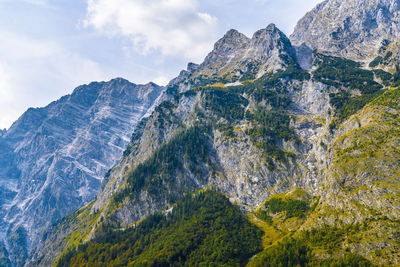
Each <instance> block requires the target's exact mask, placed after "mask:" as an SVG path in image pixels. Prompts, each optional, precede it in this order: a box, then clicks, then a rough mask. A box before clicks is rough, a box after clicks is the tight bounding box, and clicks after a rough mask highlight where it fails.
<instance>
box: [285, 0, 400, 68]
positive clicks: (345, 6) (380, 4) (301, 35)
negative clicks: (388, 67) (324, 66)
mask: <svg viewBox="0 0 400 267" xmlns="http://www.w3.org/2000/svg"><path fill="white" fill-rule="evenodd" d="M399 3H400V2H399V1H398V0H344V1H343V0H326V1H324V2H322V3H321V4H319V5H318V6H317V7H315V8H314V9H313V10H312V11H310V12H309V13H307V14H306V15H305V16H304V17H303V18H302V19H301V20H300V21H299V22H298V24H297V26H296V28H295V30H294V32H293V34H292V35H291V36H290V39H291V41H292V43H293V45H296V46H299V45H301V44H302V43H306V44H307V45H308V46H309V47H310V48H311V49H318V50H321V51H325V52H328V53H330V54H333V55H338V56H344V57H348V58H352V59H356V60H363V59H365V58H371V57H373V56H375V55H376V53H377V51H379V49H380V48H381V43H382V41H383V40H388V41H390V42H391V41H396V40H397V39H398V36H399V33H400V13H399V9H400V5H399Z"/></svg>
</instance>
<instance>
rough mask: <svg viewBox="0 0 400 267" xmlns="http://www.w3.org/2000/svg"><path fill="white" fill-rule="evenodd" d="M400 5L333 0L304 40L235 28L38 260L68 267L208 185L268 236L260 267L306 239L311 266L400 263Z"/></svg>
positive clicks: (303, 29)
mask: <svg viewBox="0 0 400 267" xmlns="http://www.w3.org/2000/svg"><path fill="white" fill-rule="evenodd" d="M384 12H388V14H386V15H385V16H383V15H379V13H381V14H383V13H384ZM397 12H398V2H397V1H384V0H382V1H367V0H364V1H361V0H360V1H358V0H353V1H335V0H331V1H325V2H323V3H322V4H320V5H319V6H317V7H316V9H314V10H313V11H311V12H310V13H309V14H307V15H306V17H305V18H303V19H302V21H300V22H299V25H298V26H297V28H296V31H295V33H294V34H293V35H292V37H291V39H292V41H293V43H294V44H295V46H292V44H291V42H290V41H289V39H288V38H287V37H285V36H284V34H283V33H282V32H280V31H279V30H278V29H277V28H276V27H275V26H274V25H270V26H268V27H267V28H266V29H263V30H260V31H258V32H257V33H255V34H254V36H253V37H252V38H251V39H250V38H247V37H246V36H244V35H243V34H241V33H239V32H237V31H235V30H231V31H229V32H228V33H227V34H226V35H225V36H224V37H223V38H222V39H221V40H219V41H218V42H217V43H216V45H215V48H214V50H213V51H212V52H211V53H210V54H209V55H208V56H207V57H206V59H205V61H204V62H203V63H202V64H200V65H195V64H189V66H188V70H186V71H183V72H181V74H180V75H179V76H178V77H177V78H176V79H174V80H173V81H171V83H170V84H169V86H168V87H167V88H166V92H165V94H164V95H163V97H162V100H163V101H162V103H160V105H158V106H157V107H156V108H155V110H154V112H153V113H152V114H151V115H150V116H149V117H148V118H146V119H144V120H142V121H141V122H140V123H139V125H138V127H137V128H136V130H135V132H134V134H133V136H132V139H131V142H130V143H129V145H128V148H127V150H126V152H125V153H124V157H123V158H122V160H121V161H120V162H119V164H118V165H117V166H115V167H114V168H113V169H112V170H111V171H110V172H109V173H108V175H107V176H106V180H105V183H104V184H103V187H102V191H101V192H100V193H99V194H98V196H97V198H96V200H94V201H93V202H91V203H89V204H88V205H86V206H84V207H82V208H81V209H79V210H77V211H75V212H74V213H72V214H70V215H69V216H67V217H65V218H63V219H62V220H61V221H59V222H58V223H57V224H55V225H53V226H52V227H51V228H50V229H49V230H48V231H47V232H46V233H45V235H43V236H42V238H43V239H42V240H43V242H42V243H41V244H39V246H38V247H36V249H35V250H34V251H33V253H32V254H31V257H30V259H29V261H27V263H26V264H27V265H39V266H40V265H42V266H46V265H49V264H51V263H53V264H56V263H57V260H58V259H59V258H60V255H66V254H68V252H69V251H70V250H71V249H72V250H74V248H75V247H77V246H78V245H79V244H82V243H85V242H87V241H90V240H93V238H94V239H96V240H101V237H103V236H104V235H106V234H107V233H109V231H110V229H114V230H117V231H124V229H125V230H127V231H133V230H132V229H133V227H134V226H135V225H136V224H137V223H140V222H141V220H143V219H144V218H146V217H148V216H149V215H151V214H153V213H155V212H160V211H166V212H165V213H166V214H168V212H170V211H171V209H173V207H174V205H175V203H177V201H178V200H179V199H181V198H182V197H183V196H185V195H188V194H191V193H193V192H198V191H199V190H203V189H205V188H212V189H214V190H217V191H219V192H222V193H223V194H224V195H226V196H227V197H228V198H229V199H230V200H231V202H232V203H237V204H238V205H239V206H240V207H241V209H242V211H243V212H245V213H247V214H248V216H249V217H250V218H251V220H252V221H253V223H255V224H256V225H258V226H260V227H261V228H262V229H263V230H264V231H265V236H264V237H263V246H264V248H265V250H264V251H263V252H261V253H260V254H258V255H257V256H256V257H253V258H252V259H251V260H250V261H249V265H250V266H260V265H262V262H263V261H266V262H271V260H274V261H275V262H277V259H279V257H284V256H285V255H283V256H282V255H280V256H279V257H278V255H279V253H278V252H279V251H282V253H283V252H285V251H286V249H288V247H289V248H291V247H296V246H299V243H301V244H302V246H301V250H300V251H299V252H293V253H292V252H290V253H287V254H290V255H297V254H298V253H300V254H301V253H305V254H304V255H303V256H304V258H302V260H305V261H306V262H310V263H311V262H314V263H315V264H317V263H318V264H320V263H323V264H328V265H329V264H333V263H334V261H335V260H337V259H340V258H342V257H344V258H343V261H342V263H341V264H344V265H345V266H346V264H348V263H349V262H353V263H354V262H368V261H367V260H365V259H364V258H362V257H361V256H357V255H362V256H363V257H365V258H367V259H368V260H370V261H372V262H373V263H375V264H387V265H390V264H392V265H393V264H394V265H396V264H400V261H399V259H400V258H399V257H400V255H399V250H398V248H399V246H400V239H399V236H400V232H399V230H398V229H400V224H399V220H400V210H399V208H398V207H400V198H399V188H398V183H399V179H400V177H398V176H399V175H398V168H399V167H400V166H399V160H398V159H399V156H400V154H399V151H398V147H399V146H398V144H399V136H400V135H399V131H398V129H399V117H400V116H399V114H398V113H399V101H398V100H399V97H400V95H399V89H398V85H399V73H398V69H397V70H396V68H395V66H396V65H397V63H398V62H397V58H396V53H394V52H393V53H392V54H391V56H386V53H388V51H395V48H394V46H393V44H395V42H396V41H397V40H398V39H399V38H400V35H396V34H397V27H398V23H397V20H396V19H397ZM382 16H383V17H384V18H382ZM375 20H376V21H375ZM346 21H347V22H346ZM374 21H375V22H374ZM341 23H342V24H341ZM343 23H344V24H343ZM338 27H341V28H342V30H338ZM325 32H328V34H325ZM335 32H336V33H335ZM324 38H325V39H324ZM386 39H387V40H388V41H384V42H383V43H382V41H383V40H386ZM304 42H305V45H302V43H304ZM378 43H379V45H377V44H378ZM381 43H382V44H384V48H381ZM311 48H312V49H317V51H312V50H311ZM338 56H340V57H338ZM379 56H381V57H382V58H381V60H379V58H378V59H377V60H376V61H379V62H378V64H375V63H376V62H375V63H373V64H372V65H371V64H369V66H368V64H365V63H370V62H371V61H373V59H375V58H377V57H379ZM354 59H358V60H360V61H354ZM384 60H386V61H384ZM387 62H388V63H387ZM390 66H391V67H390ZM390 68H391V69H390ZM385 70H386V71H385ZM387 71H388V72H387ZM104 229H108V230H107V231H108V232H107V231H105V230H104ZM111 232H112V231H111ZM293 240H294V241H293ZM277 241H284V242H283V244H280V243H278V242H277ZM113 242H114V241H113ZM132 250H135V251H136V252H137V250H136V249H135V248H132ZM136 252H135V253H136ZM72 254H73V253H72ZM283 254H285V253H283ZM354 254H355V255H356V256H354ZM271 255H272V256H271ZM310 255H311V256H310ZM63 259H64V262H67V261H66V260H65V258H63ZM75 260H76V259H75ZM330 260H332V261H330ZM303 263H304V261H303ZM317 266H318V265H317Z"/></svg>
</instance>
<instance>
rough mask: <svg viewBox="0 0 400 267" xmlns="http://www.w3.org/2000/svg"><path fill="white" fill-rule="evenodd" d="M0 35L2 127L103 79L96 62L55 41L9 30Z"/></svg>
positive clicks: (0, 120)
mask: <svg viewBox="0 0 400 267" xmlns="http://www.w3.org/2000/svg"><path fill="white" fill-rule="evenodd" d="M0 35H1V36H2V41H1V42H0V59H1V61H0V114H1V115H0V128H4V127H9V126H10V125H11V123H12V122H13V121H15V120H16V119H17V118H18V116H19V115H21V114H22V113H23V112H24V111H25V110H26V109H27V108H29V107H31V106H34V107H38V106H44V105H46V104H48V103H50V102H51V101H54V100H55V99H57V98H59V97H60V96H62V95H64V94H66V93H70V92H71V91H72V89H73V88H74V87H75V86H78V85H80V84H82V83H88V82H90V81H93V80H99V79H102V78H103V75H102V74H103V73H102V70H101V69H100V67H99V66H98V65H97V64H96V63H95V62H93V61H90V60H87V59H85V58H83V57H81V56H79V55H77V54H75V53H72V52H70V51H68V50H66V49H65V48H63V47H62V46H61V45H59V44H58V43H56V42H53V41H46V40H34V39H30V38H26V37H23V36H20V35H17V34H14V33H10V32H6V31H1V32H0Z"/></svg>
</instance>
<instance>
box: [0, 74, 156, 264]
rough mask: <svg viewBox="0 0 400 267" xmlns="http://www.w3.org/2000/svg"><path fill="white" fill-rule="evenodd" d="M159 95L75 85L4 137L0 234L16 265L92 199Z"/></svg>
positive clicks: (150, 90) (143, 89)
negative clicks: (51, 227)
mask: <svg viewBox="0 0 400 267" xmlns="http://www.w3.org/2000/svg"><path fill="white" fill-rule="evenodd" d="M162 89H163V88H162V87H159V86H157V85H155V84H147V85H135V84H132V83H130V82H128V81H126V80H123V79H115V80H112V81H110V82H102V83H91V84H89V85H84V86H80V87H78V88H76V89H75V90H74V92H73V93H72V94H71V95H67V96H64V97H62V98H61V99H59V100H58V101H55V102H53V103H51V104H50V105H48V106H47V107H45V108H38V109H29V110H28V111H26V112H25V113H24V114H23V115H22V116H21V118H20V119H19V120H18V121H16V122H15V123H14V124H13V125H12V127H11V128H10V129H9V130H8V131H7V132H5V133H4V135H3V136H2V137H1V140H0V149H1V153H0V155H1V156H0V158H1V159H0V164H1V174H0V188H1V189H0V190H1V193H2V194H1V199H0V202H1V212H0V214H1V215H2V216H1V218H2V223H1V233H2V234H1V235H2V238H4V239H5V241H6V244H7V248H8V249H9V252H10V253H9V254H10V255H11V258H12V260H13V261H14V262H18V261H19V260H21V258H23V257H24V254H25V256H26V253H27V251H29V250H30V249H31V248H32V246H34V245H35V243H36V242H37V238H38V235H39V233H40V231H42V230H43V229H44V228H46V227H48V226H49V225H51V224H52V223H54V222H55V221H56V220H58V219H59V218H61V217H62V216H64V215H66V214H68V213H69V212H71V211H73V210H74V209H76V208H78V207H80V206H82V204H83V203H87V202H89V201H91V200H92V199H93V198H94V197H95V196H96V194H97V192H98V189H99V187H100V184H101V181H102V179H103V176H104V174H105V173H106V172H107V170H108V169H109V168H110V167H111V166H113V165H114V164H115V163H116V162H117V161H118V160H119V159H120V157H121V155H122V152H123V150H124V149H125V147H126V145H127V144H128V143H129V140H130V136H131V134H132V132H133V130H134V129H135V126H136V124H137V122H138V121H139V120H140V119H141V117H142V116H143V115H144V114H145V113H146V112H147V111H148V109H149V108H150V107H151V106H152V104H153V103H154V101H155V99H156V98H157V97H158V96H159V95H160V94H161V92H162Z"/></svg>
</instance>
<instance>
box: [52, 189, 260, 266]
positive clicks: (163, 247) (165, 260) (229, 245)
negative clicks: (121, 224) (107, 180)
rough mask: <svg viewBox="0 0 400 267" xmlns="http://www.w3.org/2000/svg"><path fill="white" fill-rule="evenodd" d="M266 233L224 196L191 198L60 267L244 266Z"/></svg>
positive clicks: (101, 240) (70, 256) (107, 231)
mask: <svg viewBox="0 0 400 267" xmlns="http://www.w3.org/2000/svg"><path fill="white" fill-rule="evenodd" d="M262 234H263V233H262V231H261V230H259V229H258V228H257V227H255V226H254V225H252V224H251V223H250V222H249V221H248V219H247V218H246V216H244V215H243V214H242V213H241V211H240V210H239V207H237V206H235V205H233V204H231V203H230V202H229V200H228V199H227V198H226V197H225V196H223V195H222V194H220V193H217V192H214V191H210V190H207V191H204V192H200V193H195V194H193V195H188V196H186V197H184V198H183V199H182V200H180V201H179V202H178V203H177V205H176V206H175V207H174V208H173V209H172V211H168V212H165V213H157V214H155V215H152V216H150V217H148V218H147V219H145V220H144V221H142V222H140V223H139V224H138V225H137V226H136V227H132V228H129V229H126V230H115V229H112V228H107V227H103V233H102V234H100V235H98V237H97V238H96V239H95V240H93V241H91V242H89V243H87V244H85V245H81V246H80V247H79V248H78V249H77V250H72V251H70V252H68V253H66V254H65V255H64V256H63V257H62V258H61V259H60V260H59V261H58V266H59V267H61V266H106V264H107V266H182V265H186V266H199V265H202V266H223V265H224V266H241V265H244V264H245V263H246V262H247V261H248V260H249V259H250V258H251V257H252V256H253V255H255V254H256V253H257V252H259V251H261V250H262V246H261V236H262Z"/></svg>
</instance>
